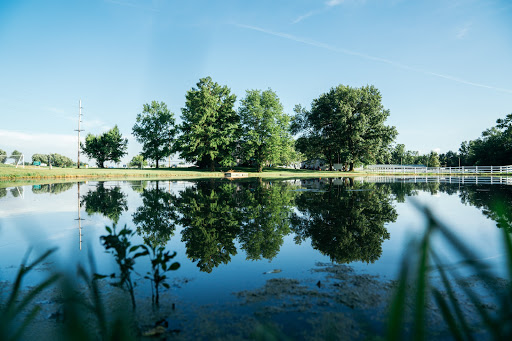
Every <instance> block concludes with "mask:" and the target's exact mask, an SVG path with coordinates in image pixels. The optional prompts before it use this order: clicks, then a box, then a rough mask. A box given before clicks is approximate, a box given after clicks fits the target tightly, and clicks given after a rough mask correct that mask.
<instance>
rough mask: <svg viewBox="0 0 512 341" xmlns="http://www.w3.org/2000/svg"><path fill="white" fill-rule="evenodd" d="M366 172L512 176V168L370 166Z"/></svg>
mask: <svg viewBox="0 0 512 341" xmlns="http://www.w3.org/2000/svg"><path fill="white" fill-rule="evenodd" d="M366 170H368V171H370V172H372V173H385V174H400V173H402V174H507V173H508V174H512V166H463V167H414V166H400V165H370V166H367V167H366Z"/></svg>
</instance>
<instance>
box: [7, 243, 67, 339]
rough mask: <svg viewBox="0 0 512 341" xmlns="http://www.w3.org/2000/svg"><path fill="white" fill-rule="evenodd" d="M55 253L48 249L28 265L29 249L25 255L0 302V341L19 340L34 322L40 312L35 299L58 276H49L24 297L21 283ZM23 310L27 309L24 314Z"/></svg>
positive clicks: (53, 250)
mask: <svg viewBox="0 0 512 341" xmlns="http://www.w3.org/2000/svg"><path fill="white" fill-rule="evenodd" d="M55 251H56V249H49V250H48V251H46V252H45V253H43V254H42V255H41V256H39V257H38V258H36V259H35V260H34V261H32V262H31V263H28V259H29V256H30V253H31V250H30V249H29V250H28V251H27V253H26V254H25V257H24V258H23V261H22V262H21V265H20V268H19V269H18V272H17V274H16V278H15V280H14V283H13V285H12V289H11V291H10V294H9V295H8V297H7V298H6V300H5V302H1V301H0V340H6V341H7V340H18V339H21V338H22V335H23V332H24V331H25V329H26V328H27V326H28V325H29V324H30V323H31V322H32V321H33V320H34V318H35V317H36V315H37V314H38V312H39V311H40V310H41V308H40V307H39V305H36V304H35V298H36V297H37V296H38V295H39V294H41V293H42V292H43V291H44V290H45V289H47V288H48V287H49V286H51V285H52V284H54V283H55V282H56V281H57V280H58V279H59V277H60V275H59V274H56V273H54V274H52V275H50V276H49V277H48V278H46V279H45V280H43V281H42V282H41V283H39V284H37V285H36V286H35V287H33V288H32V289H31V290H30V291H29V292H28V293H27V294H25V295H23V294H22V293H21V287H22V282H23V279H24V278H25V276H26V275H27V274H28V273H29V272H31V271H32V270H33V269H34V268H35V267H36V266H38V265H39V264H41V263H42V262H43V261H44V260H46V259H47V258H48V257H49V256H50V255H51V254H53V253H54V252H55ZM0 298H2V297H0ZM25 309H29V311H28V313H26V314H25Z"/></svg>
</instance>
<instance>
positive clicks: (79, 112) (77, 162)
mask: <svg viewBox="0 0 512 341" xmlns="http://www.w3.org/2000/svg"><path fill="white" fill-rule="evenodd" d="M80 122H82V100H81V99H80V100H79V102H78V129H75V131H78V159H77V161H76V165H77V166H78V168H80V132H81V131H83V130H81V129H80Z"/></svg>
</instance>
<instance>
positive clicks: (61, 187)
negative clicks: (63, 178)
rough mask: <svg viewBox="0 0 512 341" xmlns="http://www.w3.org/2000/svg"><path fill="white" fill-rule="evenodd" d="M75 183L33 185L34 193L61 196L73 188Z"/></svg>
mask: <svg viewBox="0 0 512 341" xmlns="http://www.w3.org/2000/svg"><path fill="white" fill-rule="evenodd" d="M74 184H75V183H74V182H64V183H56V184H45V185H33V186H32V193H35V194H41V193H51V194H59V193H62V192H65V191H67V190H69V189H71V188H72V187H73V185H74Z"/></svg>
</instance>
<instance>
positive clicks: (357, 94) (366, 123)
mask: <svg viewBox="0 0 512 341" xmlns="http://www.w3.org/2000/svg"><path fill="white" fill-rule="evenodd" d="M297 109H299V110H296V112H297V111H298V114H297V116H296V119H295V124H294V128H295V131H297V132H300V131H302V132H303V136H304V137H305V138H308V139H312V141H313V142H314V143H313V144H314V145H315V146H317V147H316V148H317V153H318V155H325V157H326V158H327V160H328V161H329V165H330V169H331V170H332V164H333V162H334V161H335V157H336V156H337V157H338V158H340V159H341V161H342V162H345V163H348V164H349V165H350V169H349V170H353V169H354V163H355V162H362V163H370V162H374V161H375V160H376V159H377V155H378V153H379V152H380V151H381V150H383V149H384V148H385V147H386V146H388V145H389V144H390V143H391V142H392V141H393V140H394V138H395V137H396V135H397V131H396V129H395V127H392V126H386V125H385V124H384V123H385V121H386V119H387V118H388V116H389V110H386V109H384V107H383V105H382V97H381V94H380V92H379V90H378V89H377V88H376V87H374V86H373V85H367V86H363V87H361V88H352V87H350V86H344V85H339V86H337V87H334V88H331V89H330V90H329V92H327V93H324V94H322V95H320V97H319V98H317V99H314V100H313V102H312V104H311V110H309V111H307V110H304V109H302V108H300V107H298V108H297Z"/></svg>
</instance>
